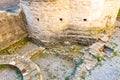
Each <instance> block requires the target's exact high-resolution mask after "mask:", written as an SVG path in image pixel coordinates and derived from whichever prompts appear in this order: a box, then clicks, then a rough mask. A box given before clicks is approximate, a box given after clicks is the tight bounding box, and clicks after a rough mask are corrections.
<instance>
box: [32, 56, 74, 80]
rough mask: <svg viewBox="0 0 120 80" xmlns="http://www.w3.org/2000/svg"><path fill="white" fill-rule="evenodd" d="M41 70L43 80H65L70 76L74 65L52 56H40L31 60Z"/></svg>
mask: <svg viewBox="0 0 120 80" xmlns="http://www.w3.org/2000/svg"><path fill="white" fill-rule="evenodd" d="M33 61H34V62H35V63H36V64H37V65H38V66H39V67H40V69H41V71H42V75H43V78H44V80H65V78H66V77H68V76H70V75H71V73H72V71H73V69H74V64H73V63H72V62H71V61H68V60H65V59H62V58H60V57H57V56H54V55H48V54H47V55H46V56H45V55H42V56H38V58H35V60H33Z"/></svg>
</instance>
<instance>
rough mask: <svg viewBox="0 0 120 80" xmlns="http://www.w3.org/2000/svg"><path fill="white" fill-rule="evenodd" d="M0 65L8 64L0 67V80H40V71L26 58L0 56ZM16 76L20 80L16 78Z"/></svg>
mask: <svg viewBox="0 0 120 80" xmlns="http://www.w3.org/2000/svg"><path fill="white" fill-rule="evenodd" d="M0 64H8V65H0V80H42V77H41V72H40V69H39V68H38V67H37V65H36V64H34V63H33V62H32V61H31V60H29V59H28V58H26V57H22V56H19V55H2V56H0ZM11 65H14V66H11ZM15 66H16V67H15ZM1 68H2V69H1ZM4 68H5V69H4ZM18 68H19V69H20V70H19V69H18ZM4 73H5V74H4ZM11 73H12V74H11ZM16 73H17V74H16ZM18 75H19V76H20V78H17V77H18ZM22 75H23V76H22ZM2 76H6V77H2ZM3 78H4V79H3ZM9 78H12V79H9ZM13 78H14V79H13ZM16 78H17V79H16Z"/></svg>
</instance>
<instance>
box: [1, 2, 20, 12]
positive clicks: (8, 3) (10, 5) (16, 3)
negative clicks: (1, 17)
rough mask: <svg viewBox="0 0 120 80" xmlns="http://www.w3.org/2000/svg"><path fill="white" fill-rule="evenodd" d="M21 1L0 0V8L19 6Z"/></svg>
mask: <svg viewBox="0 0 120 80" xmlns="http://www.w3.org/2000/svg"><path fill="white" fill-rule="evenodd" d="M19 3H20V0H1V1H0V10H3V9H6V8H9V7H14V6H17V5H18V4H19Z"/></svg>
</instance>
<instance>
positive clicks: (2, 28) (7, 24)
mask: <svg viewBox="0 0 120 80" xmlns="http://www.w3.org/2000/svg"><path fill="white" fill-rule="evenodd" d="M26 26H27V23H26V20H25V16H24V14H23V12H22V11H21V9H18V10H17V12H16V13H11V12H6V11H0V50H1V49H4V48H6V47H8V46H9V45H11V44H13V43H15V42H17V41H19V40H20V39H22V38H24V37H26V36H27V33H26V29H25V27H26Z"/></svg>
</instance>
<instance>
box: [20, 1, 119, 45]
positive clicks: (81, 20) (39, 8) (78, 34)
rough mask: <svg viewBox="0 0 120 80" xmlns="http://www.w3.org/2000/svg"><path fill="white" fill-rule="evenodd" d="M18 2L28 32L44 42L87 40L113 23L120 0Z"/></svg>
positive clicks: (104, 30)
mask: <svg viewBox="0 0 120 80" xmlns="http://www.w3.org/2000/svg"><path fill="white" fill-rule="evenodd" d="M21 5H22V8H23V10H24V12H25V14H26V18H27V22H28V25H29V30H28V31H29V34H30V36H32V37H35V38H37V39H39V40H41V41H43V42H51V41H53V42H55V41H54V40H56V41H61V40H63V41H65V40H70V41H78V40H79V41H83V42H84V41H85V42H84V43H86V39H87V41H88V42H89V41H90V40H91V38H94V37H96V38H98V37H101V35H97V34H102V35H103V34H104V33H106V31H107V30H109V29H110V28H111V26H113V25H114V22H115V19H116V16H117V12H118V10H119V7H120V0H112V1H111V0H22V1H21ZM96 29H97V30H96ZM112 29H113V28H112ZM109 31H110V30H109ZM111 31H114V30H111ZM106 34H107V33H106ZM68 37H69V38H68ZM71 38H72V39H71ZM64 39H65V40H64ZM61 42H62V41H61ZM81 43H82V42H81Z"/></svg>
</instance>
